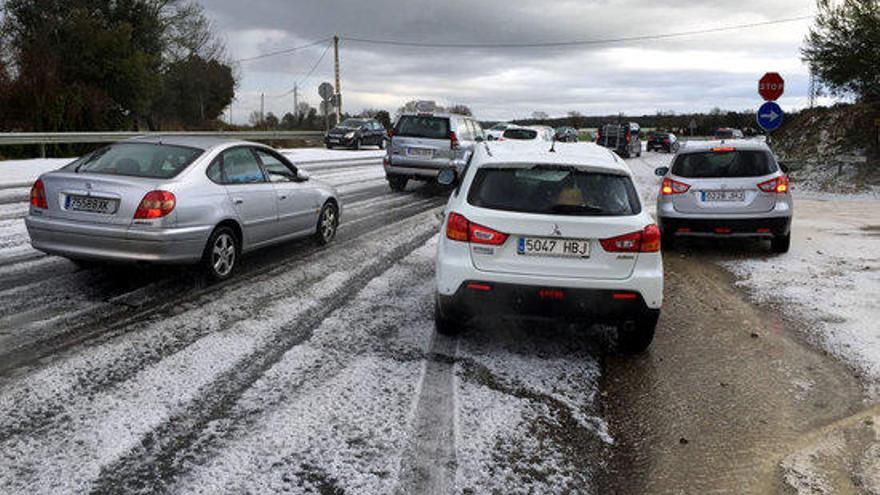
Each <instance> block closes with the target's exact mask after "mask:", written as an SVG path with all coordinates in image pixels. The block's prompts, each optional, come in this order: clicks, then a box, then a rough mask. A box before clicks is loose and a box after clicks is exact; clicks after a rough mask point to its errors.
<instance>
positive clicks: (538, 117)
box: [532, 111, 550, 120]
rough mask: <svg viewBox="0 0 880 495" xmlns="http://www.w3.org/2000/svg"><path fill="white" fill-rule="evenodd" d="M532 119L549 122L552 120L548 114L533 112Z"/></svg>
mask: <svg viewBox="0 0 880 495" xmlns="http://www.w3.org/2000/svg"><path fill="white" fill-rule="evenodd" d="M532 118H533V119H535V120H547V119H548V118H550V116H549V115H547V112H541V111H537V112H532Z"/></svg>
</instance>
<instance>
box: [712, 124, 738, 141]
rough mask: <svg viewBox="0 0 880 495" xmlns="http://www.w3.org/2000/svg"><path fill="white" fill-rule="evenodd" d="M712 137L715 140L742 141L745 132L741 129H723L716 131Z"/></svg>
mask: <svg viewBox="0 0 880 495" xmlns="http://www.w3.org/2000/svg"><path fill="white" fill-rule="evenodd" d="M712 136H713V137H714V138H715V139H742V138H743V137H744V136H743V132H742V131H741V130H739V129H731V128H729V127H721V128H719V129H716V130H715V132H714V133H712Z"/></svg>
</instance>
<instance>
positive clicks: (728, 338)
mask: <svg viewBox="0 0 880 495" xmlns="http://www.w3.org/2000/svg"><path fill="white" fill-rule="evenodd" d="M286 153H289V154H290V155H289V156H291V158H292V159H294V160H297V161H299V162H301V163H305V162H308V163H307V164H305V165H304V167H305V168H307V169H309V170H310V171H311V173H312V176H313V177H315V178H317V179H320V180H324V181H327V182H329V183H332V184H334V185H336V186H337V187H338V188H339V189H340V192H341V194H342V201H343V205H344V216H343V223H342V224H341V225H340V231H339V236H338V237H337V239H336V241H335V242H334V243H332V244H331V245H329V246H327V247H324V248H319V247H317V246H314V245H313V244H311V243H310V242H294V243H290V244H286V245H282V246H277V247H273V248H269V249H265V250H262V251H259V252H257V253H254V254H253V255H251V256H248V257H246V258H245V259H244V260H243V264H242V266H241V267H240V271H239V272H238V273H237V274H236V276H235V277H234V278H233V279H232V280H230V281H228V282H226V283H221V284H217V285H205V284H204V283H203V282H202V280H201V278H200V277H198V276H197V275H196V274H195V272H193V271H192V270H189V269H185V268H179V267H178V268H176V267H168V268H159V267H153V268H146V269H144V268H124V267H114V268H112V269H101V268H95V269H80V268H77V267H76V266H74V265H73V264H71V263H69V262H68V261H66V260H63V259H60V258H56V257H51V256H45V255H43V254H41V253H39V252H37V251H34V250H33V249H31V248H30V246H29V243H28V239H27V233H26V231H25V229H24V225H23V216H24V214H25V213H26V205H25V204H24V201H25V200H26V197H27V189H26V188H22V187H20V185H19V186H16V187H13V188H7V189H0V493H10V494H18V493H28V494H30V493H52V494H56V493H61V494H63V493H84V492H96V493H204V494H209V493H210V494H214V493H230V494H232V493H236V494H237V493H271V492H291V493H365V494H373V493H377V494H378V493H382V494H384V493H407V494H408V493H461V494H465V493H566V492H568V493H609V492H616V493H652V492H663V493H667V492H688V493H698V492H708V491H712V490H715V491H721V492H723V491H725V490H728V491H737V490H739V491H747V492H766V491H772V489H775V488H777V487H779V486H781V484H783V483H787V484H788V485H790V486H792V487H794V488H799V486H800V485H797V484H798V483H799V482H809V483H813V485H810V486H814V485H815V484H816V483H819V481H816V480H821V479H831V480H839V479H843V478H840V477H839V476H838V474H839V473H837V471H835V470H837V469H839V470H841V472H843V473H844V474H847V475H852V476H861V477H862V478H864V479H869V480H870V477H869V476H870V472H871V469H873V467H872V466H874V464H872V462H873V461H871V459H872V457H871V454H870V453H871V452H876V451H877V449H880V447H878V446H877V445H880V443H878V441H880V434H878V433H876V432H874V433H872V432H871V431H868V430H866V429H865V428H867V427H865V426H864V424H867V423H865V422H864V421H867V420H869V419H870V420H872V421H875V423H876V424H880V411H875V412H872V410H871V408H872V407H875V406H874V405H873V404H874V403H875V401H876V398H875V397H876V396H874V395H871V392H870V389H868V388H867V387H866V384H870V383H873V382H872V380H874V378H875V377H876V376H877V374H876V369H880V368H877V367H876V366H880V358H876V356H877V353H876V352H875V351H876V348H877V347H876V346H877V344H876V342H877V341H878V338H880V337H878V333H877V332H878V330H876V328H877V327H876V325H874V326H871V322H872V321H877V319H878V317H880V314H878V313H877V307H876V305H874V304H872V303H873V302H876V300H877V299H876V295H877V287H878V279H877V273H878V266H877V259H876V253H877V252H878V251H877V244H876V243H877V242H878V241H877V239H878V238H877V236H876V235H875V230H876V225H880V220H878V219H877V217H876V212H877V211H878V210H877V209H876V208H875V205H876V203H870V202H868V203H862V202H845V201H844V200H841V199H834V198H826V199H827V200H826V201H819V200H815V199H810V200H808V199H804V198H796V201H797V202H798V203H797V206H796V207H797V208H798V210H797V216H796V223H795V239H796V240H795V243H794V244H793V248H792V252H791V253H789V254H788V255H784V256H776V255H771V254H770V253H769V250H768V249H767V247H766V246H761V245H759V244H757V243H752V242H726V241H725V242H710V241H706V242H692V243H683V247H682V249H680V250H676V251H674V252H672V253H669V254H667V256H666V262H665V265H666V266H665V268H666V274H667V280H666V284H667V302H666V304H665V307H664V314H663V316H662V317H661V321H660V327H659V328H658V334H657V340H656V341H655V344H654V346H653V347H652V349H651V351H650V352H649V353H647V354H646V355H643V356H639V357H636V358H626V357H620V356H614V355H607V353H605V352H604V349H605V344H606V340H607V339H606V338H605V331H606V330H605V329H603V328H599V327H596V328H574V327H562V328H559V327H553V326H544V325H535V324H523V323H512V322H510V321H506V320H502V321H498V322H494V323H493V322H485V324H484V326H481V327H480V328H479V330H478V331H474V330H471V331H469V332H467V333H465V334H463V335H461V336H459V337H457V338H448V337H443V336H440V335H437V334H436V333H435V332H434V329H433V315H432V309H433V300H432V290H431V287H432V281H433V255H434V249H435V244H436V237H435V236H436V231H437V226H438V225H439V222H440V214H441V206H442V205H443V204H444V203H445V197H444V193H443V191H439V190H437V189H436V188H434V187H430V186H425V185H420V184H413V185H410V187H409V188H408V189H407V191H406V192H404V193H392V192H391V191H390V190H389V188H388V186H387V184H386V183H385V180H384V174H383V171H382V167H381V163H380V162H379V160H378V158H377V157H378V156H380V154H379V153H378V152H375V151H368V152H361V154H357V155H355V154H352V153H350V152H344V151H335V152H332V153H333V154H332V156H331V155H329V154H327V152H326V151H325V150H290V151H287V152H286ZM322 156H323V157H325V158H326V159H325V160H323V161H321V162H320V163H318V162H317V161H320V160H321V157H322ZM350 157H356V159H355V160H351V159H349V158H350ZM669 159H670V156H669V155H666V154H663V153H649V154H645V155H643V156H642V157H641V158H634V159H632V160H629V161H628V162H629V164H630V166H631V168H632V169H633V171H634V172H635V174H636V183H637V186H638V188H639V190H640V192H641V194H642V196H643V198H644V199H645V202H646V205H645V207H646V208H648V209H649V210H653V208H654V202H655V197H656V191H657V189H658V184H657V181H658V179H657V178H656V177H655V176H654V175H653V169H654V168H655V167H656V166H660V165H665V164H668V161H669ZM47 166H48V165H47ZM0 171H2V164H0ZM17 173H18V174H19V175H21V176H24V177H25V178H28V180H31V179H32V177H30V176H29V175H27V174H23V173H20V172H17ZM16 177H18V178H17V179H16V180H20V179H21V177H19V176H18V175H17V176H16ZM841 243H845V244H846V245H847V247H846V249H840V248H839V245H840V244H841ZM816 301H819V302H818V303H817V302H816ZM823 346H824V347H823ZM822 349H828V350H830V351H831V352H832V353H833V355H834V356H835V358H832V357H829V356H828V355H827V354H823V353H822V352H821V350H822ZM829 428H833V429H829ZM834 435H837V436H834ZM851 438H858V439H860V441H862V440H864V441H863V442H862V443H858V444H854V443H852V442H850V441H848V440H847V439H851ZM872 439H874V440H872ZM832 440H833V441H832ZM875 440H876V441H875ZM814 441H815V442H818V443H815V442H814ZM817 445H819V446H820V447H817ZM822 446H824V447H822ZM872 449H873V450H872ZM841 452H845V453H846V454H847V457H842V456H841V455H840V453H841ZM817 456H818V457H817ZM835 456H837V457H835ZM817 458H821V459H822V462H821V465H822V468H823V469H825V471H823V470H822V469H819V468H817V467H816V465H815V464H817V463H818V461H816V459H817ZM829 459H830V460H829ZM844 461H845V462H844ZM811 463H812V464H811ZM730 466H735V468H730ZM828 466H843V467H840V468H838V467H835V468H834V469H831V468H829V467H828ZM846 466H857V468H851V467H846ZM829 470H831V471H829ZM855 471H858V472H855ZM829 472H831V474H828V473H829ZM865 473H868V474H865ZM781 475H782V476H781ZM860 479H861V478H860ZM804 480H806V481H804ZM828 483H829V486H832V487H844V488H841V489H839V490H838V491H840V492H841V493H848V492H849V491H847V490H846V489H845V488H846V486H845V485H839V484H834V483H836V481H830V482H828ZM796 485H797V486H796ZM768 487H769V488H768Z"/></svg>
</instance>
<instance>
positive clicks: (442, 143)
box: [383, 112, 485, 191]
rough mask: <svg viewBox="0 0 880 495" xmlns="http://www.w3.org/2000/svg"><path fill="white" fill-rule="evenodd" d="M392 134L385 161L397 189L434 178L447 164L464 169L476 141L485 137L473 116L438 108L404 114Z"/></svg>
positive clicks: (386, 171) (392, 186)
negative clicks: (408, 183) (439, 111)
mask: <svg viewBox="0 0 880 495" xmlns="http://www.w3.org/2000/svg"><path fill="white" fill-rule="evenodd" d="M388 134H389V136H390V137H391V144H390V145H389V146H388V151H387V153H386V155H385V159H384V161H383V165H384V167H385V177H386V178H387V179H388V184H389V185H390V186H391V189H392V190H394V191H402V190H404V188H406V184H407V182H408V181H410V180H421V181H428V180H434V179H436V178H437V175H438V174H439V173H440V171H441V170H444V169H447V168H457V169H462V168H463V167H464V164H465V163H467V161H468V159H469V158H470V156H471V154H472V153H473V151H474V145H475V144H476V143H477V142H481V141H483V140H484V139H485V137H484V135H483V128H482V127H480V123H479V122H477V121H476V120H474V119H473V118H471V117H468V116H465V115H457V114H451V113H435V112H417V113H406V114H403V115H401V116H400V118H399V119H397V123H395V125H394V128H393V129H392V130H391V131H390V132H389V133H388Z"/></svg>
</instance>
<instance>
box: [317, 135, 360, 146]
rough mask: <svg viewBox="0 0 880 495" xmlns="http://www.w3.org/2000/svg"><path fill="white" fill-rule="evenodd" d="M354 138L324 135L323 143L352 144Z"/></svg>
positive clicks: (332, 144)
mask: <svg viewBox="0 0 880 495" xmlns="http://www.w3.org/2000/svg"><path fill="white" fill-rule="evenodd" d="M354 142H355V138H351V139H346V138H345V137H343V136H325V137H324V144H325V145H329V146H345V147H351V146H354Z"/></svg>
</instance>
